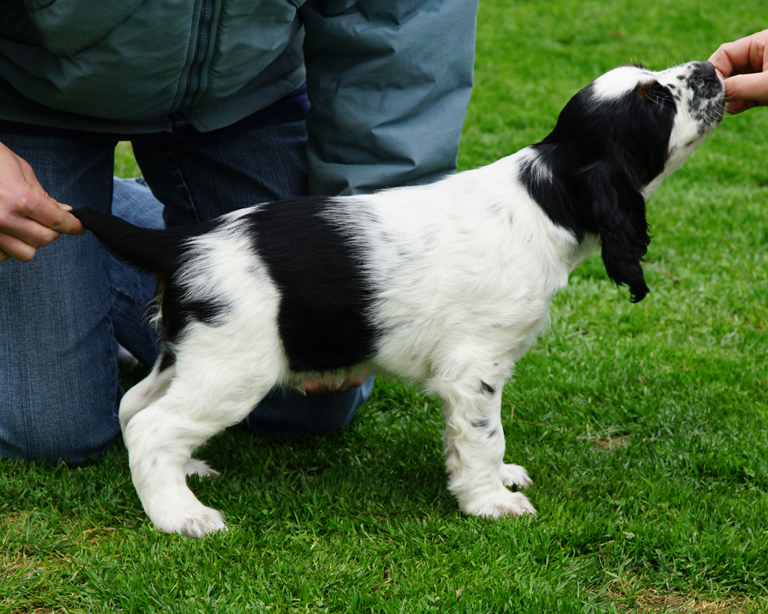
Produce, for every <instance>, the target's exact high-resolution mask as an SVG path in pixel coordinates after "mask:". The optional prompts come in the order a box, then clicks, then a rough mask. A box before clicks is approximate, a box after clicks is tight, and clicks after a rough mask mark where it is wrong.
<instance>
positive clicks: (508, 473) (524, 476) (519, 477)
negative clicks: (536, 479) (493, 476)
mask: <svg viewBox="0 0 768 614" xmlns="http://www.w3.org/2000/svg"><path fill="white" fill-rule="evenodd" d="M499 477H500V478H501V482H502V483H503V484H504V486H519V487H520V488H528V487H529V486H530V485H531V484H533V480H531V478H529V477H528V472H527V471H526V470H525V468H524V467H521V466H520V465H502V466H501V469H499Z"/></svg>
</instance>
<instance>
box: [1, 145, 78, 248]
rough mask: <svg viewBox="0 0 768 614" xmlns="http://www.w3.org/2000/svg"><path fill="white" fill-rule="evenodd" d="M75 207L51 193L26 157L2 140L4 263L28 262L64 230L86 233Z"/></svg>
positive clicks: (76, 233) (71, 232) (66, 231)
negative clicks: (10, 259) (36, 175)
mask: <svg viewBox="0 0 768 614" xmlns="http://www.w3.org/2000/svg"><path fill="white" fill-rule="evenodd" d="M71 210H72V207H70V206H69V205H63V204H61V203H59V202H57V201H56V200H55V199H53V198H51V197H50V196H49V195H48V193H47V192H46V191H45V190H44V189H43V186H41V185H40V182H39V181H38V180H37V177H35V173H34V171H33V170H32V167H31V166H30V165H29V164H28V163H27V161H26V160H23V159H22V158H20V157H19V156H17V155H16V154H15V153H13V152H12V151H11V150H10V149H8V148H7V147H6V146H5V145H3V144H2V143H0V262H4V261H5V260H8V259H9V258H15V259H16V260H21V261H22V262H28V261H30V260H32V258H33V257H34V255H35V252H36V251H37V249H38V248H40V247H43V246H45V245H48V244H49V243H50V242H51V241H54V240H55V239H58V238H59V237H60V236H61V234H62V233H65V234H73V235H78V234H83V233H84V232H85V228H84V227H83V225H82V224H81V223H80V220H78V219H77V218H76V217H75V216H74V215H72V214H71V213H69V211H71Z"/></svg>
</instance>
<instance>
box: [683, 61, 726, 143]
mask: <svg viewBox="0 0 768 614" xmlns="http://www.w3.org/2000/svg"><path fill="white" fill-rule="evenodd" d="M688 86H689V87H690V89H691V92H692V93H693V95H692V96H691V99H690V101H689V102H688V112H689V113H690V114H691V116H692V117H693V118H694V119H696V120H697V121H698V123H699V136H701V135H706V134H709V133H710V132H711V131H712V130H714V129H715V128H716V127H717V125H718V124H719V123H720V122H721V121H722V120H723V117H724V116H725V81H724V80H723V78H722V76H721V75H720V74H718V72H717V70H715V67H714V66H713V65H712V64H710V63H709V62H701V63H699V65H698V66H696V68H695V69H694V71H693V74H692V75H691V76H690V77H689V78H688ZM694 140H695V139H694Z"/></svg>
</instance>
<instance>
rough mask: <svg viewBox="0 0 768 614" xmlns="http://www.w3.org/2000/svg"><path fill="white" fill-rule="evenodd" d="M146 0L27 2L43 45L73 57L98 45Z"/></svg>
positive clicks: (26, 4) (49, 0) (27, 0)
mask: <svg viewBox="0 0 768 614" xmlns="http://www.w3.org/2000/svg"><path fill="white" fill-rule="evenodd" d="M143 2H144V0H24V5H25V6H26V8H27V12H28V14H29V19H30V21H31V22H32V23H33V24H34V26H35V28H36V29H37V31H38V35H39V41H40V44H41V45H42V46H43V47H44V48H45V49H47V50H48V51H50V52H52V53H56V54H58V55H72V54H73V53H76V52H78V51H80V50H81V49H83V48H84V47H87V46H88V45H91V44H93V43H95V42H96V41H97V40H99V39H100V38H101V37H102V36H104V35H105V34H107V33H108V32H109V31H110V30H112V29H113V28H114V27H115V26H117V25H118V24H119V23H120V22H121V21H123V19H125V18H126V17H128V15H130V14H131V13H132V12H133V11H135V10H136V9H137V8H138V6H139V5H140V4H142V3H143Z"/></svg>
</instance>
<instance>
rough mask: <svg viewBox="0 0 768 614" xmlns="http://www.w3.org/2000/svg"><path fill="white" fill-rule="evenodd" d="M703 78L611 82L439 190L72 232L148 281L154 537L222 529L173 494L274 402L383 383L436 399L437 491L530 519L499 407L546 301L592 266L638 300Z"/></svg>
mask: <svg viewBox="0 0 768 614" xmlns="http://www.w3.org/2000/svg"><path fill="white" fill-rule="evenodd" d="M722 107H723V83H722V80H721V79H720V78H719V77H718V76H717V75H716V73H715V69H714V67H713V66H712V65H711V64H710V63H708V62H693V63H689V64H685V65H682V66H677V67H674V68H670V69H668V70H665V71H662V72H652V71H650V70H647V69H646V68H644V67H642V66H623V67H620V68H616V69H615V70H612V71H610V72H608V73H607V74H605V75H603V76H601V77H599V78H598V79H597V80H595V81H594V82H593V83H591V84H590V85H588V86H587V87H585V88H584V89H582V90H581V91H580V92H578V93H577V94H576V95H575V96H574V97H573V98H572V99H571V100H570V101H569V102H568V104H567V105H566V107H565V109H563V111H562V113H561V114H560V117H559V118H558V120H557V124H556V126H555V128H554V130H553V131H552V133H551V134H550V135H549V136H547V137H546V138H545V139H544V140H543V141H541V142H540V143H537V144H535V145H531V146H530V147H526V148H525V149H522V150H521V151H518V152H517V153H515V154H513V155H511V156H509V157H506V158H503V159H501V160H499V161H498V162H495V163H494V164H491V165H489V166H486V167H483V168H479V169H476V170H471V171H467V172H463V173H459V174H456V175H453V176H449V177H446V178H445V179H443V180H441V181H439V182H437V183H434V184H432V185H424V186H415V187H402V188H396V189H391V190H384V191H381V192H377V193H375V194H370V195H365V196H347V197H309V198H303V199H298V200H292V201H285V202H276V203H270V204H262V205H257V206H254V207H250V208H248V209H243V210H240V211H236V212H234V213H229V214H227V215H223V216H221V217H219V218H217V219H215V220H213V221H209V222H203V223H200V224H196V225H192V226H188V227H181V228H171V229H168V230H149V229H141V228H136V227H134V226H131V225H130V224H128V223H126V222H124V221H122V220H120V219H117V218H115V217H112V216H109V215H106V214H103V213H97V212H94V211H92V210H89V209H82V210H79V211H76V212H75V214H76V215H77V216H78V217H79V218H80V219H81V220H82V222H83V223H84V224H85V226H86V227H88V228H89V229H90V230H92V231H93V232H94V233H95V234H96V236H97V237H98V238H99V240H100V241H102V242H103V243H104V245H106V246H107V247H108V248H109V249H110V250H111V251H112V252H113V253H115V254H116V255H118V257H120V258H122V259H123V260H125V261H126V262H128V263H130V264H133V265H134V266H136V267H138V268H140V269H143V270H146V271H150V272H154V273H157V274H158V277H159V284H158V288H159V290H158V296H157V299H156V306H155V307H156V311H155V315H154V318H153V321H154V325H155V326H156V328H157V330H158V331H159V334H160V337H161V340H162V343H163V350H162V353H161V356H160V357H159V359H158V360H157V363H156V364H155V366H154V368H153V369H152V372H151V373H150V375H149V376H148V377H147V378H146V379H144V380H143V381H142V382H140V383H139V384H138V385H136V386H135V387H133V388H132V389H131V390H129V391H128V393H127V394H126V395H125V397H124V398H123V401H122V404H121V405H120V423H121V426H122V430H123V435H124V438H125V444H126V446H127V448H128V453H129V457H130V467H131V473H132V476H133V483H134V485H135V486H136V490H137V491H138V494H139V498H140V499H141V503H142V505H143V506H144V510H145V511H146V513H147V514H148V515H149V517H150V518H151V520H152V522H153V523H154V524H155V525H156V526H157V527H158V528H159V529H161V530H162V531H167V532H174V531H175V532H178V533H181V534H184V535H190V536H193V537H202V536H204V535H206V534H208V533H213V532H215V531H219V530H221V529H225V528H226V525H225V523H224V520H223V518H222V515H221V514H220V513H219V512H218V511H216V510H214V509H211V508H208V507H206V506H204V505H203V504H202V503H200V501H198V500H197V498H195V496H194V495H193V494H192V492H191V491H190V489H189V488H188V487H187V485H186V482H185V474H191V473H198V474H200V475H212V474H215V472H214V471H213V470H212V469H210V468H209V467H208V466H207V465H206V464H205V463H204V462H203V461H199V460H196V459H193V458H191V455H192V452H193V451H194V450H195V448H197V447H198V446H200V445H201V444H203V443H204V442H205V441H206V440H207V439H209V438H210V437H211V436H213V435H215V434H216V433H218V432H219V431H221V430H222V429H224V428H226V427H228V426H230V425H233V424H237V423H238V422H240V421H241V420H242V419H243V418H245V417H246V416H247V415H248V413H249V412H250V411H251V409H252V408H253V407H254V406H255V405H256V404H257V403H258V402H259V400H260V399H262V398H263V397H264V396H265V395H266V394H267V393H268V392H269V391H270V390H271V389H272V388H274V387H275V386H284V387H299V388H301V386H302V383H303V381H304V379H305V377H308V376H309V377H312V378H315V379H323V380H327V381H338V380H341V379H343V378H344V377H345V376H348V375H350V374H359V373H368V372H369V371H371V370H374V371H375V372H376V373H379V374H382V375H385V376H391V377H398V378H402V379H404V380H406V381H408V382H414V383H419V384H421V385H422V386H423V388H424V389H425V390H426V391H427V392H429V393H431V394H435V395H437V396H439V397H440V399H441V401H442V405H443V414H444V418H445V425H446V428H445V436H444V443H445V452H446V455H447V462H446V465H447V472H448V488H449V489H450V491H451V492H452V493H453V494H454V495H455V496H456V498H457V499H458V504H459V507H460V509H461V510H462V511H463V512H465V513H467V514H474V515H477V516H491V517H499V516H516V515H521V514H534V513H535V510H534V508H533V506H532V505H531V504H530V502H529V501H528V499H527V498H526V496H525V495H524V494H522V493H521V492H514V491H513V490H510V489H508V488H507V486H511V485H516V486H518V487H526V486H529V485H530V484H531V480H530V479H529V478H528V474H527V473H526V471H525V469H523V468H522V467H520V466H518V465H511V464H505V463H504V462H503V457H504V451H505V444H504V432H503V429H502V424H501V417H500V408H501V393H502V388H503V387H504V383H505V382H506V381H507V380H508V379H509V378H510V376H511V374H512V369H513V366H514V364H515V362H517V361H518V360H520V359H521V358H522V357H523V355H524V354H525V352H526V350H527V349H528V348H529V347H530V346H531V344H533V342H534V340H535V339H536V337H537V336H538V335H539V333H541V332H542V331H543V330H544V329H546V328H547V326H548V323H549V308H550V303H551V300H552V297H553V295H554V294H555V293H556V292H557V291H558V290H560V289H561V288H563V287H564V286H565V285H566V283H567V282H568V275H569V273H570V272H571V271H572V270H573V269H574V267H576V265H578V264H579V263H580V262H581V261H582V260H583V259H584V258H585V256H587V254H589V253H590V251H592V250H593V249H594V248H595V247H597V246H599V247H600V250H601V252H602V258H603V262H604V263H605V268H606V271H607V273H608V276H609V277H610V278H611V279H612V280H613V281H614V282H616V283H617V284H619V285H626V286H628V287H629V293H630V295H631V299H632V301H633V302H637V301H640V300H642V299H643V297H645V295H646V294H647V293H648V291H649V290H648V286H647V285H646V283H645V280H644V278H643V269H642V267H641V262H642V259H643V256H644V255H645V253H646V249H647V247H648V244H649V242H650V238H649V236H648V225H647V222H646V217H645V201H646V199H647V198H648V197H649V196H650V195H651V193H652V192H653V191H654V190H655V189H656V188H657V187H658V185H659V184H660V183H661V181H662V180H663V179H664V178H665V177H666V176H667V175H669V174H670V173H671V172H672V171H673V170H674V169H676V168H677V167H678V166H680V165H681V164H682V163H683V161H684V160H685V159H686V158H687V157H688V155H689V154H690V153H691V152H692V151H693V150H694V149H695V148H696V147H697V146H698V145H700V144H701V143H702V142H703V141H704V138H705V137H706V136H707V134H708V133H709V132H711V131H712V130H713V129H714V128H715V126H716V125H717V124H718V122H719V121H720V120H721V118H722Z"/></svg>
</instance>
